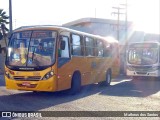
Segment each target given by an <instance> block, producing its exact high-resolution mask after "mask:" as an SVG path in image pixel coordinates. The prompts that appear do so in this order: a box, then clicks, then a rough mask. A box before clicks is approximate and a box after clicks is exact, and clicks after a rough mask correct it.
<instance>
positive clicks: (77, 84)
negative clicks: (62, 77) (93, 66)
mask: <svg viewBox="0 0 160 120" xmlns="http://www.w3.org/2000/svg"><path fill="white" fill-rule="evenodd" d="M80 89H81V74H80V73H79V72H75V73H74V74H73V77H72V81H71V89H70V92H69V94H71V95H74V94H76V93H78V92H79V91H80Z"/></svg>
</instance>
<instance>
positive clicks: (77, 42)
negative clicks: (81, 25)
mask: <svg viewBox="0 0 160 120" xmlns="http://www.w3.org/2000/svg"><path fill="white" fill-rule="evenodd" d="M72 55H76V56H81V55H82V46H81V37H80V36H79V35H75V34H72Z"/></svg>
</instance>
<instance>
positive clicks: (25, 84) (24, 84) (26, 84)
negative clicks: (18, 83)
mask: <svg viewBox="0 0 160 120" xmlns="http://www.w3.org/2000/svg"><path fill="white" fill-rule="evenodd" d="M22 85H23V86H27V87H29V86H30V85H31V84H30V83H29V82H23V83H22Z"/></svg>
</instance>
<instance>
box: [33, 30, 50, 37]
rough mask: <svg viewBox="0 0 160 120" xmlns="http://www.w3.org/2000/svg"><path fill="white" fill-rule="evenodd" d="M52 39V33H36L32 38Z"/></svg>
mask: <svg viewBox="0 0 160 120" xmlns="http://www.w3.org/2000/svg"><path fill="white" fill-rule="evenodd" d="M47 37H52V31H34V32H33V34H32V38H47Z"/></svg>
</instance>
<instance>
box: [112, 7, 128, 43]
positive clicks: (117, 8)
mask: <svg viewBox="0 0 160 120" xmlns="http://www.w3.org/2000/svg"><path fill="white" fill-rule="evenodd" d="M112 8H113V9H116V10H117V12H112V14H117V40H118V41H119V31H120V29H119V19H120V14H125V13H120V10H121V9H125V8H120V7H112Z"/></svg>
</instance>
